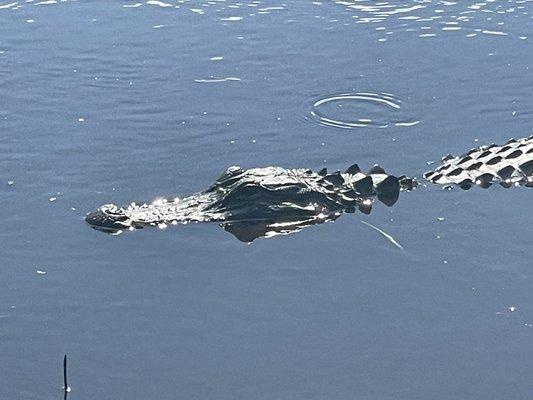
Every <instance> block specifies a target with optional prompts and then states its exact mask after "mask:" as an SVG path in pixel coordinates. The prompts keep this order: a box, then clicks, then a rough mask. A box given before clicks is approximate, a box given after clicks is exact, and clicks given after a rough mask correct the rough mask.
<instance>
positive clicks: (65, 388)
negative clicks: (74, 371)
mask: <svg viewBox="0 0 533 400" xmlns="http://www.w3.org/2000/svg"><path fill="white" fill-rule="evenodd" d="M63 385H64V386H63V390H64V391H65V397H64V398H65V399H66V398H67V393H68V392H70V388H69V387H68V383H67V355H66V354H65V356H64V357H63Z"/></svg>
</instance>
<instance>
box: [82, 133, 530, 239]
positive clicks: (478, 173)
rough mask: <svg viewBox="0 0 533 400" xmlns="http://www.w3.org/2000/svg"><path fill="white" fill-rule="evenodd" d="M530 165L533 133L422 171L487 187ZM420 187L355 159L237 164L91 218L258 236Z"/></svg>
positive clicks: (521, 176)
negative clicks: (347, 162)
mask: <svg viewBox="0 0 533 400" xmlns="http://www.w3.org/2000/svg"><path fill="white" fill-rule="evenodd" d="M532 172H533V136H532V137H530V138H528V139H520V140H510V141H509V142H508V143H506V144H505V145H502V146H498V145H494V144H493V145H490V146H483V147H480V148H478V149H472V150H471V151H469V152H468V153H466V154H464V155H463V156H461V157H453V156H451V155H449V156H446V157H444V158H443V164H442V165H441V166H440V167H438V168H437V169H435V170H434V171H430V172H427V173H426V174H424V177H425V178H426V179H427V180H429V181H430V182H433V183H437V184H441V185H447V186H451V185H457V186H459V187H461V188H462V189H465V190H466V189H469V188H470V187H472V186H474V185H477V186H481V187H483V188H487V187H489V186H490V185H491V184H493V183H499V184H500V185H501V186H503V187H506V188H507V187H510V186H526V187H532V186H533V174H532ZM416 186H417V182H416V180H414V179H410V178H407V177H405V176H401V177H399V178H398V177H395V176H393V175H389V174H387V173H386V172H385V171H384V170H383V169H382V168H381V167H379V166H375V167H373V168H372V169H370V171H368V172H367V173H366V174H365V173H362V172H361V170H360V169H359V167H358V166H357V165H356V164H354V165H352V166H351V167H349V168H348V169H347V170H346V171H345V172H344V173H340V172H336V173H333V174H328V173H327V171H326V170H325V169H323V170H321V171H320V172H313V171H311V170H304V169H284V168H279V167H267V168H255V169H249V170H243V169H241V168H239V167H231V168H229V169H228V170H227V171H226V172H225V173H224V174H222V176H221V177H220V178H219V179H217V181H216V182H215V183H214V184H213V185H212V186H211V187H209V188H208V189H207V190H205V191H203V192H201V193H198V194H195V195H192V196H190V197H186V198H184V199H174V200H166V199H160V200H156V201H154V202H153V203H150V204H143V205H137V204H134V203H132V204H130V205H129V206H127V207H122V208H119V207H117V206H115V205H113V204H107V205H104V206H102V207H100V208H99V209H98V210H97V211H95V212H93V213H90V214H89V215H87V217H86V221H87V222H88V223H89V224H90V225H91V226H92V227H94V228H95V229H98V230H101V231H105V232H110V233H120V232H122V231H123V230H125V229H129V230H133V229H136V228H142V227H145V226H158V227H160V228H165V227H167V226H168V225H169V224H171V225H176V224H186V223H190V222H218V223H220V225H221V226H222V227H223V228H224V229H225V230H226V231H228V232H230V233H232V234H233V235H235V236H236V237H237V238H238V239H239V240H242V241H244V242H251V241H252V240H254V239H255V238H257V237H260V236H266V237H268V236H274V235H278V234H287V233H291V232H295V231H299V230H301V229H303V228H304V227H306V226H310V225H314V224H318V223H322V222H325V221H332V220H335V219H336V218H338V217H339V216H340V214H341V213H351V212H355V211H356V210H360V211H361V212H363V213H365V214H368V213H370V211H371V209H372V204H373V201H374V199H376V198H377V199H378V200H379V201H380V202H382V203H383V204H385V205H387V206H389V207H390V206H392V205H394V204H395V203H396V201H397V200H398V197H399V194H400V192H401V191H403V190H411V189H413V188H415V187H416Z"/></svg>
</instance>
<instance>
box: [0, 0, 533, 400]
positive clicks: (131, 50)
mask: <svg viewBox="0 0 533 400" xmlns="http://www.w3.org/2000/svg"><path fill="white" fill-rule="evenodd" d="M9 1H10V0H4V2H3V3H2V4H0V94H1V95H0V152H1V153H0V154H2V157H1V158H0V196H1V199H2V207H1V208H0V209H1V211H0V218H1V221H2V222H3V224H2V225H3V229H2V230H1V231H0V255H1V264H0V265H1V267H0V282H1V283H0V285H1V286H0V360H1V362H0V382H1V384H0V398H2V399H50V398H61V397H62V389H61V388H62V384H63V382H62V364H61V363H62V357H63V354H68V356H69V371H68V372H69V385H70V386H71V387H72V392H71V393H70V395H69V399H114V400H118V399H125V400H126V399H128V400H132V399H158V400H162V399H177V398H184V399H217V400H220V399H228V400H229V399H269V400H271V399H290V400H295V399H306V400H308V399H354V398H357V399H380V400H383V399H409V400H413V399H484V400H485V399H503V398H508V399H527V398H530V397H531V396H532V393H533V383H532V380H531V376H533V361H532V360H533V327H532V324H533V291H532V290H531V288H532V286H533V275H532V271H533V246H532V242H531V233H532V230H531V227H532V226H533V216H532V213H531V193H530V190H528V189H526V188H513V189H508V190H506V189H503V188H499V187H493V188H491V189H488V190H482V189H472V190H470V191H468V192H463V191H460V190H452V191H445V190H442V189H441V188H439V187H435V186H431V187H421V188H419V189H417V190H416V191H414V192H411V193H403V194H402V196H401V197H400V200H399V202H398V203H397V205H395V206H394V207H393V208H390V209H389V208H387V207H384V206H378V205H377V206H376V207H375V210H374V211H373V213H372V214H371V215H369V216H366V215H363V214H361V213H358V214H355V215H346V216H343V218H340V219H339V220H338V221H336V222H334V223H326V224H322V225H318V226H314V227H310V228H307V229H305V230H303V231H302V232H300V233H295V234H292V235H288V236H278V237H275V238H271V239H264V238H263V239H258V240H256V241H254V242H253V244H250V245H246V244H243V243H242V242H240V241H238V240H236V239H235V238H234V237H233V236H232V235H230V234H228V233H227V232H225V231H224V230H222V229H220V228H219V227H218V226H217V225H216V224H193V225H188V226H178V227H172V228H169V229H167V230H164V231H162V230H158V229H153V230H150V229H144V230H141V231H136V232H129V233H127V234H123V235H119V236H110V235H105V234H102V233H100V232H96V231H94V230H91V229H90V228H89V227H88V226H87V224H85V222H84V221H83V218H84V216H85V214H86V213H87V212H89V211H92V210H94V209H95V208H96V207H98V206H100V205H101V204H104V203H108V202H114V203H117V204H124V203H128V202H130V201H151V200H153V199H155V198H157V197H159V196H184V195H187V194H190V193H193V192H197V191H200V190H202V189H204V188H206V187H207V186H209V184H210V183H212V182H213V181H214V180H215V179H216V177H217V176H218V175H219V174H220V173H221V172H222V171H223V170H225V169H226V168H227V167H228V166H230V165H240V166H242V167H256V166H267V165H281V166H285V167H305V168H307V167H308V168H312V169H314V170H318V169H320V168H323V167H324V166H327V167H328V168H329V169H331V170H335V169H343V168H345V167H347V166H348V165H350V164H352V163H354V162H357V163H358V164H359V165H361V166H362V167H368V168H369V167H371V166H372V165H373V164H375V163H380V164H381V165H383V166H385V167H386V168H387V169H388V170H389V171H391V172H393V173H397V174H407V175H410V176H419V177H420V176H421V174H422V173H423V172H424V171H425V170H426V169H428V168H431V167H430V166H428V164H427V162H430V161H435V160H437V161H438V160H439V159H440V157H442V156H443V155H445V154H447V153H453V154H458V153H462V152H463V151H465V150H468V149H469V148H471V147H473V146H477V145H481V144H484V143H491V142H496V143H501V142H505V141H506V140H507V139H509V138H510V137H517V138H518V137H526V136H529V135H531V133H533V126H532V118H533V100H532V98H531V88H532V85H533V80H532V79H533V78H532V71H531V68H533V65H532V64H533V47H532V45H531V43H532V40H533V21H532V18H533V2H531V1H529V0H522V1H519V0H508V1H485V2H478V3H476V2H474V1H465V2H452V1H431V0H426V1H410V0H403V1H392V0H391V1H389V2H374V1H364V0H361V1H343V2H341V1H338V2H335V1H317V2H312V1H308V0H299V1H292V2H282V1H278V0H271V1H266V0H265V1H263V0H261V1H252V2H242V3H239V2H230V1H209V2H207V1H179V2H176V1H174V2H171V1H170V0H165V1H164V2H157V1H143V2H138V3H136V2H124V1H81V0H80V1H57V2H54V1H52V2H44V3H43V2H40V3H39V2H37V1H33V2H32V1H28V2H24V1H18V2H15V1H11V2H9ZM357 93H359V94H360V93H370V97H372V96H383V93H386V94H388V95H390V96H391V98H393V99H394V100H393V103H394V105H396V106H398V107H394V106H391V105H387V104H383V103H382V102H379V101H377V102H376V101H374V100H368V99H367V100H361V99H360V98H356V99H353V98H350V96H352V97H353V95H354V94H357ZM339 95H340V96H341V99H336V97H338V96H339ZM388 95H385V96H388ZM343 96H344V97H343ZM346 96H348V97H349V98H346ZM357 96H359V97H361V95H357ZM357 96H356V97H357ZM363 96H364V95H363ZM367 97H368V95H367ZM321 100H326V101H325V102H322V103H320V102H321ZM317 102H318V103H319V104H318V105H317ZM361 120H362V121H361ZM368 120H370V122H369V121H368ZM376 121H377V122H376ZM354 125H362V126H354ZM361 221H365V222H369V223H371V224H373V225H375V226H377V227H379V228H380V229H382V230H383V231H385V232H387V233H388V234H390V235H391V236H393V237H394V238H395V239H396V240H397V241H398V242H399V243H401V245H402V246H403V248H404V250H403V251H402V250H400V249H399V248H397V247H395V246H393V245H391V243H390V242H389V241H387V240H386V239H385V238H384V237H383V236H382V235H380V234H379V233H378V232H376V231H375V230H373V229H371V228H369V227H368V226H367V225H364V224H362V223H361Z"/></svg>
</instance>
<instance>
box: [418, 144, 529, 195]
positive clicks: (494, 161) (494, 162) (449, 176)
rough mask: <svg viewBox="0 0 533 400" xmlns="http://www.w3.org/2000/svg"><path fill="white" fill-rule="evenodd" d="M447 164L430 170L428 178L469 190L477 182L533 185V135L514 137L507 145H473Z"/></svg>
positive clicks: (482, 184) (479, 184)
mask: <svg viewBox="0 0 533 400" xmlns="http://www.w3.org/2000/svg"><path fill="white" fill-rule="evenodd" d="M442 161H443V164H442V165H441V166H439V167H438V168H437V169H435V170H433V171H429V172H426V173H425V174H424V178H426V179H427V180H429V181H430V182H432V183H436V184H440V185H457V186H459V187H461V188H462V189H465V190H468V189H470V188H471V187H472V186H473V185H478V186H481V187H483V188H488V187H489V186H491V185H492V184H493V183H499V184H500V185H502V186H503V187H511V186H527V187H532V186H533V177H532V172H533V136H531V137H529V138H524V139H519V140H515V139H511V140H509V141H508V142H507V143H506V144H504V145H496V144H491V145H489V146H482V147H479V148H476V149H472V150H470V151H469V152H467V153H465V154H463V155H462V156H459V157H455V156H452V155H448V156H446V157H444V158H443V159H442Z"/></svg>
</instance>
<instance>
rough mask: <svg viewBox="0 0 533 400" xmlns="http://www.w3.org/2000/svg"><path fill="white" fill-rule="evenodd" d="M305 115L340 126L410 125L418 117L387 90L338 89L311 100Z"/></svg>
mask: <svg viewBox="0 0 533 400" xmlns="http://www.w3.org/2000/svg"><path fill="white" fill-rule="evenodd" d="M307 119H308V120H310V121H312V122H315V123H317V124H319V125H322V126H329V127H334V128H342V129H356V128H367V127H368V128H387V127H390V126H406V127H409V126H414V125H417V124H418V123H419V122H420V121H418V120H415V119H413V118H410V117H409V116H407V115H406V114H405V112H404V110H403V108H402V101H401V100H400V99H399V98H398V97H396V96H394V95H392V94H390V93H383V92H379V93H374V92H357V93H339V94H331V95H326V96H322V97H319V98H317V99H314V100H312V102H311V105H310V111H309V115H308V116H307Z"/></svg>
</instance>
